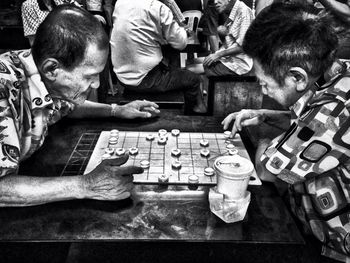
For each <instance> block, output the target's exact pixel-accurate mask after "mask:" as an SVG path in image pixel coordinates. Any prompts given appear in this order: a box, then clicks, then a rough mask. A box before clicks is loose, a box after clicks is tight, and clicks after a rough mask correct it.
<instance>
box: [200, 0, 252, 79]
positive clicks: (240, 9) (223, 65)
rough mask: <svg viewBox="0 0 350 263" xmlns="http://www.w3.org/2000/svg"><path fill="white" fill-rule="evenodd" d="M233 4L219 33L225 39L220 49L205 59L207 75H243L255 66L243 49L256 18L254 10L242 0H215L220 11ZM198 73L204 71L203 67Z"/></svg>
mask: <svg viewBox="0 0 350 263" xmlns="http://www.w3.org/2000/svg"><path fill="white" fill-rule="evenodd" d="M230 3H231V4H233V7H232V9H231V11H230V15H229V17H228V19H227V20H226V22H225V24H224V25H223V26H219V28H218V29H219V30H218V33H219V34H220V37H221V38H222V39H223V40H224V42H223V45H222V46H221V47H220V49H219V50H218V51H216V52H215V53H213V54H210V55H208V56H207V57H206V58H205V59H204V60H203V67H204V72H205V74H206V75H207V76H223V75H243V74H246V73H248V72H249V71H250V70H251V69H252V67H253V60H252V59H251V58H250V57H249V56H248V55H246V54H245V53H244V52H243V50H242V47H241V45H242V42H243V38H244V35H245V33H246V31H247V29H248V27H249V26H250V24H251V23H252V21H253V20H254V15H253V12H252V10H251V9H250V8H249V7H248V6H247V5H246V4H245V3H243V2H242V1H240V0H231V1H229V0H215V7H216V9H217V11H218V12H219V13H222V12H225V10H227V7H228V5H229V4H230ZM195 72H196V73H203V72H201V69H199V70H196V71H195Z"/></svg>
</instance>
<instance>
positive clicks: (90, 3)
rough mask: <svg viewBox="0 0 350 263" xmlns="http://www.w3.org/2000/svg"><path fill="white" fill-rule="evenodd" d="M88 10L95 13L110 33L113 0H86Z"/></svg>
mask: <svg viewBox="0 0 350 263" xmlns="http://www.w3.org/2000/svg"><path fill="white" fill-rule="evenodd" d="M85 5H86V10H88V11H89V12H90V13H91V14H93V15H94V16H95V17H96V18H97V19H98V20H99V21H100V22H101V23H102V25H103V26H104V28H105V30H106V31H107V33H108V34H109V29H110V28H111V27H112V13H113V8H114V6H113V0H85Z"/></svg>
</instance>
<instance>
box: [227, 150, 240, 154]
mask: <svg viewBox="0 0 350 263" xmlns="http://www.w3.org/2000/svg"><path fill="white" fill-rule="evenodd" d="M237 153H238V150H237V149H229V150H228V154H229V155H235V154H237Z"/></svg>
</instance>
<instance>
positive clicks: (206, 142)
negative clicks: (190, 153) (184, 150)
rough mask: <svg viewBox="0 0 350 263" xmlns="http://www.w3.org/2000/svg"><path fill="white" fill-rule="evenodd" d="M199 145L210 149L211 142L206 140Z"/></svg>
mask: <svg viewBox="0 0 350 263" xmlns="http://www.w3.org/2000/svg"><path fill="white" fill-rule="evenodd" d="M199 144H200V145H201V146H203V147H208V146H209V141H208V140H205V139H202V140H200V142H199Z"/></svg>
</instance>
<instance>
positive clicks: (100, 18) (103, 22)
mask: <svg viewBox="0 0 350 263" xmlns="http://www.w3.org/2000/svg"><path fill="white" fill-rule="evenodd" d="M94 17H96V18H97V20H98V21H100V23H102V24H103V25H106V23H107V22H106V20H105V19H104V17H103V16H101V15H94Z"/></svg>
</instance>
